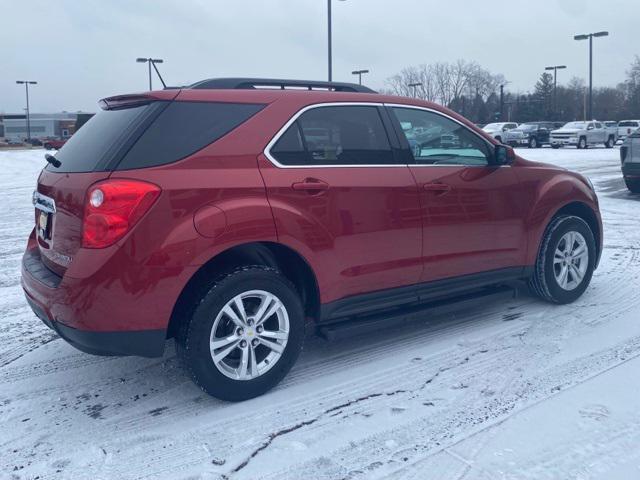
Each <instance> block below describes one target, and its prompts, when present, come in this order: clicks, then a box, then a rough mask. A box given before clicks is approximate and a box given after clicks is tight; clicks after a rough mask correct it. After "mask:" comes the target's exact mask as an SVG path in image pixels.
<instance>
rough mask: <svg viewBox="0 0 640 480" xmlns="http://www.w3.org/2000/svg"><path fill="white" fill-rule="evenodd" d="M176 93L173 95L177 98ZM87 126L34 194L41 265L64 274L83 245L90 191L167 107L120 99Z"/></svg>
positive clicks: (144, 100) (149, 99)
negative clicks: (83, 225)
mask: <svg viewBox="0 0 640 480" xmlns="http://www.w3.org/2000/svg"><path fill="white" fill-rule="evenodd" d="M176 93H177V92H172V96H175V95H176ZM116 98H117V101H116V100H114V101H112V102H111V105H109V104H108V103H107V102H105V103H104V104H101V106H102V107H103V109H104V110H102V111H100V112H99V113H97V114H96V115H95V116H94V117H93V118H91V119H90V120H89V121H88V122H87V123H86V124H85V125H83V126H82V127H81V128H80V129H79V130H78V131H77V132H76V133H75V134H74V135H73V136H72V137H71V138H70V139H69V141H68V142H67V143H66V144H65V145H64V146H63V147H62V148H61V149H60V150H59V151H58V153H57V154H56V155H55V158H56V159H57V160H58V161H59V162H60V164H59V166H58V167H54V166H53V165H51V164H49V165H47V167H46V168H45V169H44V170H42V172H41V174H40V177H39V178H38V187H37V192H35V193H34V206H35V221H36V233H37V240H38V246H39V250H40V257H41V259H42V262H43V263H44V264H45V265H46V266H47V267H48V268H49V269H50V270H52V271H53V272H55V273H56V274H58V275H64V272H65V271H66V269H67V267H68V266H69V264H70V263H71V261H72V259H73V257H74V255H75V254H76V252H77V251H78V249H79V248H80V247H81V245H82V221H83V216H84V206H85V202H86V194H87V190H88V188H89V187H90V186H91V185H92V184H94V183H95V182H98V181H100V180H104V179H106V178H108V177H109V175H110V173H111V171H112V170H113V169H114V168H115V167H116V166H117V164H118V162H119V161H120V160H121V159H122V157H123V155H124V154H125V153H126V152H127V150H128V149H129V148H130V147H131V146H132V145H133V144H134V143H135V141H136V140H137V139H138V137H139V136H140V134H141V132H142V131H144V129H145V128H146V127H147V126H148V125H149V124H150V123H151V122H152V121H153V119H154V118H155V117H156V116H157V115H158V113H159V112H160V111H161V110H162V109H163V108H165V107H166V105H167V103H168V102H162V101H154V100H156V99H154V98H152V97H144V96H125V97H116Z"/></svg>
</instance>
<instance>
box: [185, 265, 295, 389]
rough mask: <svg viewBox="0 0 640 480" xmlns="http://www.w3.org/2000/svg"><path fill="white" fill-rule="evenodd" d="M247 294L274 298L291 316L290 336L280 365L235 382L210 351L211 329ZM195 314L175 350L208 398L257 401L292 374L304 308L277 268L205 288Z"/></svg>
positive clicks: (242, 271) (244, 270)
mask: <svg viewBox="0 0 640 480" xmlns="http://www.w3.org/2000/svg"><path fill="white" fill-rule="evenodd" d="M248 290H264V291H266V292H269V293H271V294H273V295H275V296H276V297H277V298H278V299H279V300H280V301H281V302H282V304H283V305H284V307H285V308H286V311H287V315H288V317H289V337H288V339H287V343H286V346H285V348H284V350H283V352H282V354H281V356H280V358H278V359H277V361H276V363H274V364H273V366H271V368H270V369H269V370H268V371H266V372H265V373H263V374H261V375H260V376H257V377H256V378H253V379H251V380H234V379H232V378H230V377H228V376H226V375H225V374H223V373H222V372H221V371H220V370H219V369H218V367H217V366H216V365H215V364H214V362H213V358H212V355H211V350H210V348H209V340H210V336H211V329H212V327H213V324H214V321H215V319H216V317H217V316H218V313H219V312H220V311H221V309H222V308H223V307H224V306H225V305H226V304H227V302H229V301H230V300H231V299H233V298H234V297H235V296H236V295H239V294H241V293H243V292H246V291H248ZM196 297H199V298H197V299H196V301H195V303H194V304H193V307H192V309H191V312H190V313H189V314H188V315H187V316H186V318H185V320H186V321H185V322H184V323H183V324H182V325H181V327H180V329H179V331H178V333H177V335H176V351H177V354H178V357H179V358H180V360H181V361H182V362H183V364H184V365H185V367H186V369H187V371H188V372H189V374H190V376H191V378H192V379H193V381H194V382H195V383H196V384H197V385H198V386H199V387H200V388H202V390H204V391H205V392H206V393H208V394H209V395H212V396H214V397H216V398H219V399H221V400H226V401H242V400H247V399H250V398H253V397H257V396H259V395H262V394H263V393H265V392H267V391H268V390H270V389H271V388H273V387H274V386H275V385H277V384H278V383H279V382H280V381H281V380H282V379H283V378H284V377H285V376H286V374H287V373H288V372H289V370H291V367H292V366H293V364H294V363H295V362H296V360H297V358H298V355H299V354H300V351H301V349H302V345H303V343H304V309H303V308H302V304H301V302H300V297H299V295H298V293H297V291H296V289H295V287H294V286H293V284H292V283H291V282H290V281H289V280H288V279H287V278H285V277H284V276H283V275H281V274H280V273H279V272H278V271H277V270H275V269H273V268H270V267H264V266H245V267H240V268H238V269H236V270H234V271H232V272H231V273H228V274H225V275H223V276H221V277H220V278H218V279H216V280H215V281H213V282H211V283H210V284H209V285H205V286H203V289H202V292H201V294H199V295H196Z"/></svg>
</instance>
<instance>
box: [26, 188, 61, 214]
mask: <svg viewBox="0 0 640 480" xmlns="http://www.w3.org/2000/svg"><path fill="white" fill-rule="evenodd" d="M31 201H32V203H33V206H34V207H36V208H37V209H38V210H42V211H43V212H47V213H56V202H55V200H54V199H53V198H51V197H47V196H46V195H42V194H41V193H40V192H38V191H37V190H34V192H33V195H32V198H31Z"/></svg>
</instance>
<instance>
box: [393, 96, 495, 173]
mask: <svg viewBox="0 0 640 480" xmlns="http://www.w3.org/2000/svg"><path fill="white" fill-rule="evenodd" d="M393 111H394V113H395V115H396V118H397V119H398V121H399V122H400V126H401V127H402V131H403V132H404V135H405V137H406V139H407V142H408V143H409V147H410V148H411V153H412V154H413V158H414V160H415V163H417V164H419V165H488V164H489V158H490V149H489V146H488V144H487V142H485V141H484V140H483V139H481V138H480V137H479V136H478V135H476V134H475V133H473V132H472V131H470V130H469V129H468V128H467V127H465V126H463V125H461V124H459V123H457V122H454V121H453V120H451V119H449V118H446V117H444V116H442V115H439V114H437V113H435V112H430V111H426V110H418V109H414V108H402V107H394V108H393Z"/></svg>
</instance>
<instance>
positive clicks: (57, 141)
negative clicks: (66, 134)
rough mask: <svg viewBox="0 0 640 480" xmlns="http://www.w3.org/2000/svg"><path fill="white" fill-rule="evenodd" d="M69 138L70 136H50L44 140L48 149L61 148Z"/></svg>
mask: <svg viewBox="0 0 640 480" xmlns="http://www.w3.org/2000/svg"><path fill="white" fill-rule="evenodd" d="M68 140H69V139H68V138H64V139H62V138H49V139H47V140H45V141H44V148H46V149H47V150H60V149H61V148H62V146H63V145H64V144H65V143H67V141H68Z"/></svg>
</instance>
